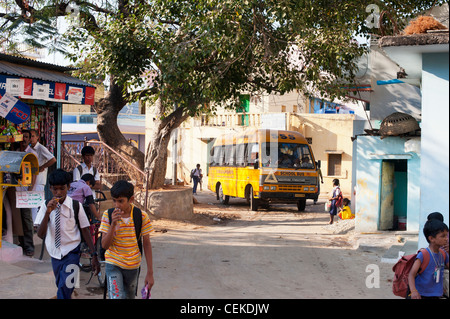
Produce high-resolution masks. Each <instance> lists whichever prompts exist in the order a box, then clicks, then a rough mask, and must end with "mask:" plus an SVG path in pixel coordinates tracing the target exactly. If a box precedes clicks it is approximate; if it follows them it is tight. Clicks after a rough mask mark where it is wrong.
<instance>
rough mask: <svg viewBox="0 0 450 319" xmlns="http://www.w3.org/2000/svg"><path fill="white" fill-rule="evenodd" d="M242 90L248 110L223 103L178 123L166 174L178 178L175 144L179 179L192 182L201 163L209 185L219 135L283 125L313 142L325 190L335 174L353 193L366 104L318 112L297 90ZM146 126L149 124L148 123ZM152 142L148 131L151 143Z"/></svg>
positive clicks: (342, 186) (170, 147)
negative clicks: (245, 92)
mask: <svg viewBox="0 0 450 319" xmlns="http://www.w3.org/2000/svg"><path fill="white" fill-rule="evenodd" d="M243 96H244V99H245V98H246V99H248V102H247V103H248V107H247V108H246V109H247V110H248V111H246V112H245V113H237V112H236V111H234V112H233V111H229V110H225V109H222V108H219V109H218V110H217V112H216V115H202V116H199V117H195V118H190V119H188V120H187V121H186V122H185V123H183V124H182V126H181V127H180V128H178V129H177V132H176V133H174V134H176V136H177V146H176V147H175V145H174V142H173V141H174V140H175V139H174V138H173V137H172V139H171V143H170V144H169V158H168V161H167V175H166V176H167V179H172V178H173V171H174V156H173V155H174V152H175V150H176V156H175V158H176V160H175V161H176V162H177V166H176V167H177V179H178V180H182V181H184V182H185V183H189V176H190V171H191V170H192V169H193V168H195V166H196V164H200V165H201V168H202V170H203V175H204V180H203V185H204V187H206V185H207V176H208V162H209V153H210V149H211V147H212V144H213V143H214V139H215V138H217V137H218V136H220V135H222V134H233V133H237V132H243V131H244V130H246V129H249V128H266V129H283V130H293V131H298V132H300V133H302V134H303V135H304V136H305V137H306V138H307V139H308V141H309V143H310V144H311V146H312V149H313V152H314V155H315V158H316V160H317V161H318V160H320V161H321V170H322V175H323V181H324V183H323V184H322V185H321V193H322V196H326V195H325V194H326V193H327V192H329V191H331V189H332V180H333V179H334V178H338V179H339V180H340V184H341V189H342V191H343V192H344V195H345V197H348V198H351V197H353V191H352V175H353V174H352V170H353V167H352V159H353V142H352V137H353V136H355V134H359V133H361V131H362V129H359V128H360V127H362V126H364V124H363V123H364V122H365V121H364V117H365V114H364V110H363V106H362V105H361V104H357V103H356V104H352V109H353V110H355V112H354V113H355V114H314V113H310V112H314V109H313V108H312V106H311V105H310V101H309V99H308V98H305V97H304V96H302V95H300V94H298V93H296V92H293V93H291V94H286V95H284V96H279V95H263V96H251V97H250V96H247V95H243ZM146 114H147V124H148V123H151V119H152V116H151V114H152V111H151V107H149V108H148V109H147V110H146ZM357 123H359V124H357ZM146 127H147V129H148V130H149V129H150V126H149V125H147V126H146ZM146 136H148V134H146ZM148 142H149V141H148V137H147V140H146V145H148Z"/></svg>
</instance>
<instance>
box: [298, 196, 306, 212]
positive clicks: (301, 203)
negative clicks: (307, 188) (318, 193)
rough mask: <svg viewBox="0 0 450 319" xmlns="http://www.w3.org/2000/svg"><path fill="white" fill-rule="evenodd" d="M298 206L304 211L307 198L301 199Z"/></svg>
mask: <svg viewBox="0 0 450 319" xmlns="http://www.w3.org/2000/svg"><path fill="white" fill-rule="evenodd" d="M297 208H298V211H299V212H303V211H304V210H305V208H306V199H301V200H299V201H298V202H297Z"/></svg>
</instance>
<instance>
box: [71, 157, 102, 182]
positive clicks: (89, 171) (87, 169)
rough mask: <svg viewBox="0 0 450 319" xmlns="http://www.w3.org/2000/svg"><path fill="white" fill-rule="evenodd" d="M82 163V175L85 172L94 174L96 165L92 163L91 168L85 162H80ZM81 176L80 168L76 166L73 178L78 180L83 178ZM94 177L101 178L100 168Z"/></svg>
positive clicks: (97, 179)
mask: <svg viewBox="0 0 450 319" xmlns="http://www.w3.org/2000/svg"><path fill="white" fill-rule="evenodd" d="M80 165H81V168H82V169H81V176H83V175H84V174H92V175H94V165H91V168H88V167H87V165H86V164H85V163H84V162H83V163H81V164H80ZM81 176H80V171H79V170H78V168H76V167H75V168H74V170H73V180H74V181H78V180H80V178H81ZM94 179H95V180H96V181H99V180H100V174H99V173H98V170H97V172H96V174H95V175H94Z"/></svg>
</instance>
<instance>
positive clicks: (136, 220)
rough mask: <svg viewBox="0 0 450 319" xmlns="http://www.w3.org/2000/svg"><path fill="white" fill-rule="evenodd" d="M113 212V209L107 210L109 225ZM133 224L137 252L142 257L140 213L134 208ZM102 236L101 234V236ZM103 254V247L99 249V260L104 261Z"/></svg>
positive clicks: (104, 250)
mask: <svg viewBox="0 0 450 319" xmlns="http://www.w3.org/2000/svg"><path fill="white" fill-rule="evenodd" d="M113 211H114V208H110V209H108V220H109V222H110V223H111V216H112V213H113ZM133 223H134V232H135V233H136V240H137V243H138V247H139V251H140V253H141V255H142V238H141V230H142V211H141V210H140V209H139V208H137V207H136V206H134V208H133ZM102 235H103V234H102ZM105 252H106V249H104V248H103V247H101V248H100V258H101V260H105Z"/></svg>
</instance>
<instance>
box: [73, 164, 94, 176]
mask: <svg viewBox="0 0 450 319" xmlns="http://www.w3.org/2000/svg"><path fill="white" fill-rule="evenodd" d="M77 169H78V172H80V178H81V176H82V174H83V166H81V164H80V165H78V166H77ZM92 173H93V174H92V175H94V177H95V175H96V174H97V168H96V167H95V166H94V167H93V168H92Z"/></svg>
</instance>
